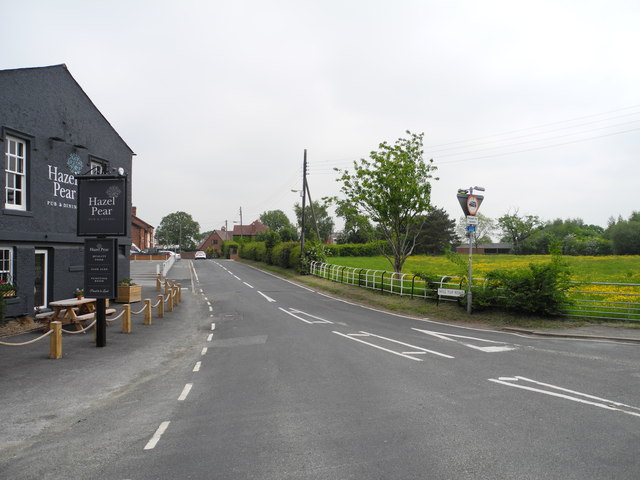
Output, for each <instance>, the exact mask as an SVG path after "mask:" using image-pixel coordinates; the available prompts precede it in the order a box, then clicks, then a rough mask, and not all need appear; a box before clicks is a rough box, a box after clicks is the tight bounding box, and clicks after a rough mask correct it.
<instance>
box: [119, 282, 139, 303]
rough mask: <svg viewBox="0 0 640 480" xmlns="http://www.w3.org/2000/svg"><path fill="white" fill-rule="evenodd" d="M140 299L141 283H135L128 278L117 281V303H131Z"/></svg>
mask: <svg viewBox="0 0 640 480" xmlns="http://www.w3.org/2000/svg"><path fill="white" fill-rule="evenodd" d="M140 301H142V285H137V284H136V283H135V282H134V281H133V280H131V279H130V278H123V279H122V280H120V282H118V298H116V302H118V303H133V302H140Z"/></svg>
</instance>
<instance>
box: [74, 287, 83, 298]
mask: <svg viewBox="0 0 640 480" xmlns="http://www.w3.org/2000/svg"><path fill="white" fill-rule="evenodd" d="M73 296H74V297H76V298H77V299H78V300H80V299H81V298H84V288H76V289H75V290H74V291H73Z"/></svg>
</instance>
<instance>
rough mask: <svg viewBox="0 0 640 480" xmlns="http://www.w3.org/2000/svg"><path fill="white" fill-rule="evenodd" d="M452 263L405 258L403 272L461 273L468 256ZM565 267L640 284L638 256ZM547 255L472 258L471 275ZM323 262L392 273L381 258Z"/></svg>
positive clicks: (577, 276) (569, 259)
mask: <svg viewBox="0 0 640 480" xmlns="http://www.w3.org/2000/svg"><path fill="white" fill-rule="evenodd" d="M454 257H455V258H457V260H456V261H454V260H452V259H450V258H448V257H445V256H444V255H440V256H434V257H432V256H426V255H415V256H411V257H409V258H408V259H407V261H406V262H405V264H404V269H403V271H404V272H405V273H415V272H426V273H430V274H435V275H459V274H465V273H466V271H467V265H468V263H467V262H468V258H469V257H468V255H455V256H454ZM562 259H563V261H565V262H566V263H567V264H568V265H569V269H570V271H571V277H572V279H573V280H575V281H579V282H604V283H640V256H637V255H635V256H631V255H629V256H613V255H610V256H603V257H577V256H576V257H573V256H565V257H562ZM550 260H551V257H550V256H549V255H473V274H474V276H476V275H478V276H482V273H483V272H488V271H491V270H498V269H514V268H526V267H527V266H528V265H529V264H530V263H545V262H549V261H550ZM327 263H332V264H335V265H346V266H348V267H357V268H370V269H374V270H387V271H390V270H392V268H391V264H390V263H389V262H388V260H387V259H386V258H385V257H383V256H376V257H329V258H328V259H327Z"/></svg>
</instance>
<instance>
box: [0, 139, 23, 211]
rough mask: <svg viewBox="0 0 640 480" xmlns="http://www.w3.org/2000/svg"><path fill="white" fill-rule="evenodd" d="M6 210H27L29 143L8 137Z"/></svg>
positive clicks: (6, 153) (5, 188)
mask: <svg viewBox="0 0 640 480" xmlns="http://www.w3.org/2000/svg"><path fill="white" fill-rule="evenodd" d="M5 144H6V145H7V149H6V152H5V186H4V191H5V194H4V208H8V209H13V210H26V209H27V142H25V141H24V140H21V139H19V138H15V137H9V136H7V138H6V142H5Z"/></svg>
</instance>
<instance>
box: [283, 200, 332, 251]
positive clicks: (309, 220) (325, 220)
mask: <svg viewBox="0 0 640 480" xmlns="http://www.w3.org/2000/svg"><path fill="white" fill-rule="evenodd" d="M293 208H294V210H295V212H296V218H297V219H298V226H300V228H302V207H301V206H300V204H299V203H296V204H295V205H294V207H293ZM304 216H305V226H304V236H305V238H306V239H307V240H309V241H314V240H315V241H320V242H321V243H326V242H327V240H328V239H329V236H330V235H331V232H332V231H333V219H332V218H331V216H329V212H328V205H327V203H320V202H317V201H315V202H313V207H311V206H310V205H306V206H305V214H304ZM318 235H320V238H318Z"/></svg>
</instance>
